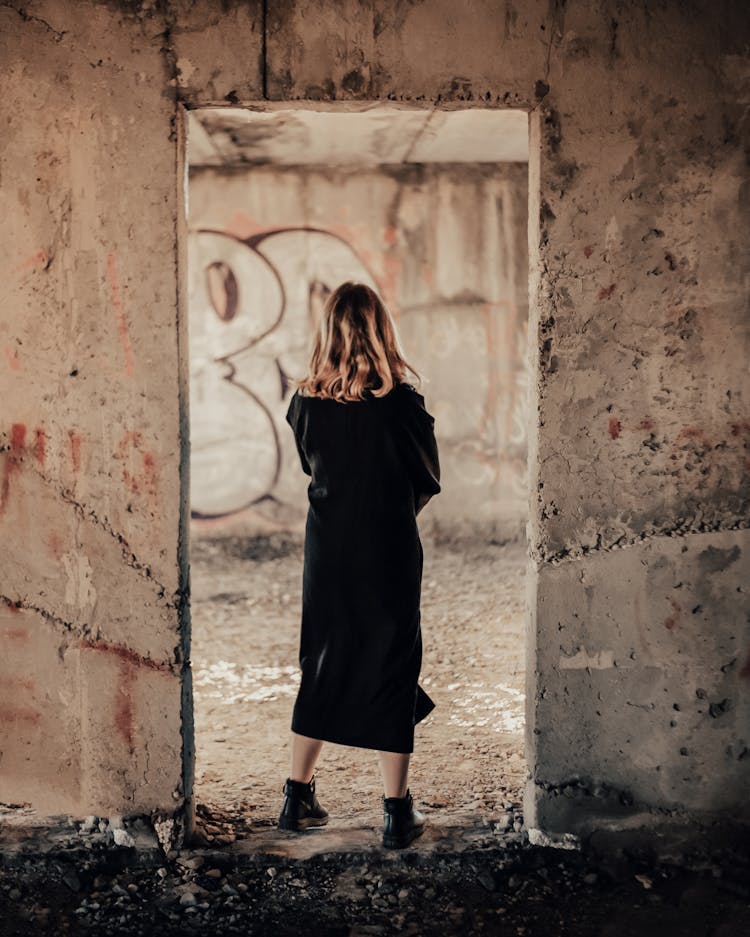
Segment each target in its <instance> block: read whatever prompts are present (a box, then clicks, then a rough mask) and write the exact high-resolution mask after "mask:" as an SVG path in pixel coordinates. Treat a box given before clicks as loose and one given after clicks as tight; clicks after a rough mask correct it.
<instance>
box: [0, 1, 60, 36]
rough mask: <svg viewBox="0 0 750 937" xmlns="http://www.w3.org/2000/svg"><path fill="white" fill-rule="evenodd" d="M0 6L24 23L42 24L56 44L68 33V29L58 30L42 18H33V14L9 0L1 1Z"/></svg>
mask: <svg viewBox="0 0 750 937" xmlns="http://www.w3.org/2000/svg"><path fill="white" fill-rule="evenodd" d="M0 6H4V7H7V8H8V9H9V10H13V11H14V12H15V13H18V15H19V16H20V17H21V19H22V20H23V21H24V23H40V24H41V25H42V26H44V28H45V29H46V30H47V31H48V32H50V33H52V35H53V36H54V37H55V42H60V41H61V40H62V38H63V36H65V35H66V34H67V32H68V30H67V29H63V30H58V29H55V28H54V26H51V25H50V24H49V23H48V22H47V20H43V19H42V18H41V17H40V16H32V14H31V13H28V12H27V11H26V10H24V9H23V7H17V6H15V5H14V4H13V3H10V2H9V0H0Z"/></svg>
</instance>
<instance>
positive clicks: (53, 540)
mask: <svg viewBox="0 0 750 937" xmlns="http://www.w3.org/2000/svg"><path fill="white" fill-rule="evenodd" d="M47 546H48V547H49V551H50V553H51V554H52V556H54V557H55V559H57V560H59V559H60V557H61V556H62V552H63V539H62V537H61V536H60V534H59V533H58V532H57V531H56V530H51V531H50V532H49V534H48V535H47Z"/></svg>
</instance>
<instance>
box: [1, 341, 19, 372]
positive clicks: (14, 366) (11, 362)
mask: <svg viewBox="0 0 750 937" xmlns="http://www.w3.org/2000/svg"><path fill="white" fill-rule="evenodd" d="M5 357H6V359H7V361H8V367H9V368H10V369H11V371H20V370H21V359H20V358H19V357H18V349H17V348H11V347H10V345H6V346H5Z"/></svg>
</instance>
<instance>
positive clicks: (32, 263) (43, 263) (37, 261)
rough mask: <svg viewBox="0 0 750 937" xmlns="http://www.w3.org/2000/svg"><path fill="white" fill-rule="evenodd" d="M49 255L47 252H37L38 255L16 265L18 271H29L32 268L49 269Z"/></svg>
mask: <svg viewBox="0 0 750 937" xmlns="http://www.w3.org/2000/svg"><path fill="white" fill-rule="evenodd" d="M49 260H50V257H49V254H48V253H47V251H46V250H40V251H37V252H36V254H32V255H31V257H27V258H26V260H22V261H21V263H20V264H17V265H16V270H29V269H30V268H32V267H48V266H49Z"/></svg>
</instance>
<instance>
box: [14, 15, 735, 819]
mask: <svg viewBox="0 0 750 937" xmlns="http://www.w3.org/2000/svg"><path fill="white" fill-rule="evenodd" d="M165 11H166V12H165ZM264 25H265V34H266V42H265V43H264V42H263V28H262V27H263V26H264ZM0 27H1V28H0V50H1V52H0V54H1V55H2V60H3V61H4V63H5V64H6V69H5V82H4V92H5V93H4V95H3V98H2V100H1V101H0V117H1V119H2V126H3V127H4V133H3V137H2V142H1V143H0V172H2V179H3V186H2V195H1V196H0V198H2V209H3V218H4V219H5V221H6V230H8V226H10V233H9V235H8V236H7V247H6V250H5V251H4V252H3V254H2V258H1V259H0V263H1V264H2V274H3V283H4V284H5V294H4V308H3V318H2V329H3V334H2V344H3V355H4V360H5V366H4V369H3V371H2V399H3V404H4V407H3V414H2V427H0V433H1V434H2V435H1V439H2V445H3V450H4V451H3V455H2V466H1V467H0V468H1V470H2V479H3V481H2V491H3V509H2V516H1V517H0V525H1V530H0V535H1V536H2V541H1V542H2V544H3V549H2V554H0V555H1V558H2V559H1V562H2V566H1V567H0V582H1V583H2V593H3V595H4V596H5V597H6V600H5V605H6V607H5V609H4V611H3V612H2V620H1V623H0V627H2V629H3V635H4V638H5V641H4V646H6V647H7V648H9V649H11V650H9V651H8V654H7V655H6V659H5V661H4V663H3V680H4V682H3V684H2V698H1V699H0V714H1V715H0V718H1V719H2V727H3V742H2V778H3V780H2V782H0V784H2V789H1V790H0V798H1V799H2V800H4V801H14V800H17V799H21V798H25V797H30V798H31V799H32V801H33V802H34V803H36V804H37V805H39V806H40V808H41V809H49V810H59V809H76V810H80V811H86V812H88V811H94V810H99V809H105V808H109V807H118V808H123V809H124V808H127V809H128V810H129V811H132V812H138V811H142V810H150V809H161V810H167V809H170V808H172V807H173V806H174V807H179V806H180V804H181V800H180V798H181V797H182V794H183V792H182V791H181V788H180V771H181V768H182V760H183V759H186V760H187V761H188V762H189V740H190V735H191V733H190V726H189V724H188V723H186V722H185V721H184V720H183V726H182V728H183V734H184V738H185V741H186V745H187V747H186V748H185V749H183V748H182V739H181V737H180V720H179V708H180V698H181V686H180V685H181V679H182V682H183V686H187V682H186V681H187V673H186V672H185V670H184V668H183V659H184V654H185V651H186V642H187V640H188V630H189V629H188V622H187V615H186V614H185V612H184V610H183V611H182V612H181V608H182V606H183V604H184V603H183V600H184V598H185V587H186V581H185V578H184V570H185V561H186V556H187V544H186V541H185V539H184V537H183V536H181V530H180V518H183V519H184V518H185V517H186V516H187V511H188V506H187V503H186V501H185V494H186V476H185V473H184V471H183V469H184V458H183V457H182V456H181V452H182V453H184V452H185V450H184V448H183V449H182V450H181V448H180V444H179V440H180V429H181V419H182V420H184V416H185V414H184V407H185V400H186V398H187V390H188V388H187V384H186V380H185V370H184V365H185V362H186V355H185V351H186V349H185V348H184V346H182V345H181V344H180V343H181V340H182V339H181V333H180V326H181V325H182V326H184V324H185V320H186V315H187V313H186V309H185V305H184V304H183V308H182V312H181V315H178V314H177V298H178V293H179V279H178V275H177V274H178V272H179V271H181V270H183V267H182V265H181V255H180V251H179V247H178V239H177V237H176V234H177V231H178V226H179V209H178V206H179V198H178V196H179V195H180V185H181V180H180V176H179V166H180V151H179V122H178V119H177V115H178V113H179V109H178V101H182V102H184V103H186V104H189V105H196V104H201V103H221V102H222V101H231V102H235V103H236V102H238V101H239V102H243V101H257V100H258V99H260V98H261V97H263V96H264V95H266V96H268V97H269V98H271V99H275V100H278V99H292V98H314V99H322V98H327V99H333V98H336V99H337V100H338V101H342V100H347V99H353V98H359V99H366V98H369V99H374V98H389V97H390V98H394V99H403V100H410V101H413V102H417V103H423V104H425V105H427V106H435V105H437V106H441V107H442V106H454V105H456V104H459V103H468V104H470V105H472V106H518V107H524V108H528V109H530V110H531V112H532V115H531V116H532V141H531V143H532V147H531V154H532V155H531V159H530V170H531V175H530V192H531V201H532V214H531V234H530V243H529V248H530V258H531V264H532V271H533V276H532V284H531V287H532V300H533V302H532V322H531V326H532V327H531V353H532V356H533V357H532V361H533V365H532V369H533V370H532V374H533V383H532V393H533V397H534V408H533V409H534V411H535V412H536V415H537V419H536V420H535V421H533V423H532V429H533V433H532V436H531V439H530V471H531V479H530V483H531V496H530V504H529V509H530V514H531V520H530V524H529V535H530V556H529V579H528V585H529V610H530V619H531V620H530V631H529V648H528V651H529V653H528V658H527V659H528V661H529V667H528V696H527V707H528V709H527V716H528V720H527V741H528V745H527V755H528V759H529V766H530V774H531V776H530V779H529V782H528V787H527V803H526V809H525V819H526V822H527V823H528V824H529V825H531V826H532V827H536V826H541V827H543V828H544V829H545V830H547V831H548V832H552V833H555V832H563V831H572V832H579V833H580V832H585V831H586V830H588V829H591V828H592V827H597V826H602V825H606V824H607V823H608V822H614V823H615V824H617V825H623V824H625V823H632V822H641V821H646V820H647V821H648V822H653V823H656V822H659V821H660V820H662V819H663V818H664V817H665V815H667V814H666V813H665V811H666V812H667V813H668V812H670V811H671V812H674V813H676V814H677V815H678V816H679V817H681V818H682V819H683V820H685V819H691V818H692V819H701V818H708V817H711V816H714V815H717V814H720V815H723V816H729V817H732V818H734V819H738V818H742V817H745V818H747V814H748V809H749V808H748V801H747V797H746V792H747V788H748V777H749V775H750V758H748V728H747V726H748V708H749V706H750V702H749V696H750V647H749V646H748V636H747V613H748V603H747V580H748V577H747V573H748V570H749V564H748V555H749V554H748V551H749V550H750V534H748V530H747V526H748V501H749V500H750V464H749V462H748V449H747V446H748V438H749V434H750V418H749V417H748V412H747V407H748V403H747V401H748V393H749V392H750V388H749V387H748V380H749V373H748V369H747V360H748V352H749V351H750V347H749V346H750V337H749V336H748V321H749V320H748V315H747V302H748V300H747V297H748V271H749V270H750V258H749V257H748V251H747V240H746V234H745V232H746V231H747V227H748V204H749V201H750V200H749V198H748V196H749V194H750V185H749V184H748V181H747V151H748V145H749V143H750V130H749V128H748V119H747V113H748V103H749V102H750V69H749V68H748V59H747V45H748V40H749V39H750V35H749V29H750V27H749V26H748V22H747V17H746V6H745V4H744V3H743V2H725V3H722V4H719V5H717V4H716V3H713V2H708V0H697V2H691V3H688V4H685V3H680V2H666V0H665V2H661V3H658V4H640V3H628V4H625V3H622V2H615V0H599V2H595V0H588V2H580V3H577V4H565V3H562V2H552V3H549V2H542V0H536V2H534V0H531V2H528V3H526V4H524V5H523V6H519V5H516V4H515V3H513V2H511V0H471V2H468V3H466V4H463V5H462V6H461V8H460V12H459V11H458V10H457V8H456V5H455V3H452V2H448V0H427V2H414V3H408V4H407V3H400V2H395V0H393V2H384V0H372V2H369V3H362V2H360V0H356V2H355V0H342V2H339V3H335V4H334V3H330V2H324V0H296V2H284V3H276V4H269V5H268V9H267V16H266V17H265V23H264V17H263V16H262V8H261V5H260V3H255V4H254V3H252V2H251V3H248V2H242V3H233V2H228V3H226V4H223V5H222V6H221V7H219V6H217V5H215V4H213V3H208V2H207V0H199V2H197V3H191V4H188V3H187V2H183V0H180V2H176V3H171V4H169V5H168V6H167V5H162V4H155V3H141V4H135V3H130V2H128V3H124V2H115V0H109V2H103V3H93V2H92V0H83V2H77V3H72V2H62V0H57V2H53V0H42V2H31V3H28V4H26V5H25V6H24V8H23V10H22V11H21V10H20V9H19V10H16V9H15V8H14V7H13V5H4V6H2V7H0ZM264 51H265V55H263V54H262V53H263V52H264ZM176 180H177V182H178V184H177V185H176V184H175V182H176ZM73 372H76V373H75V374H73ZM37 428H39V429H40V430H41V431H43V435H40V436H39V437H37V434H36V429H37ZM183 428H184V426H183ZM71 431H72V432H73V433H78V434H79V435H80V440H81V442H80V448H79V444H78V443H75V442H73V439H75V437H74V436H73V437H71V435H70V432H71ZM138 433H140V434H141V435H140V436H139V435H129V434H138ZM38 438H40V439H43V440H44V442H38V441H37V439H38ZM184 442H186V437H185V436H184V435H183V443H184ZM75 453H78V454H77V455H76V454H75ZM76 466H78V468H77V469H76ZM55 550H59V551H60V552H59V557H58V556H57V555H56V554H55V552H54V551H55ZM63 557H67V560H65V561H63ZM66 564H67V565H66ZM89 566H90V567H91V572H90V573H89ZM93 590H95V593H96V600H94V599H93V596H94V591H93ZM14 609H15V610H14ZM181 648H182V650H181ZM11 656H12V659H11ZM561 660H563V663H562V665H561V663H560V661H561ZM146 661H151V663H146ZM566 662H567V663H566ZM126 674H127V676H125V675H126ZM675 704H676V705H677V706H679V707H680V709H675V708H674V707H675ZM670 705H671V706H672V713H673V714H672V713H670V712H669V706H670ZM187 711H188V708H187V707H186V708H185V710H184V713H185V714H186V713H187ZM667 716H669V718H668V719H667ZM186 776H187V777H189V772H188V774H187V775H186ZM22 781H23V784H22ZM612 818H614V819H612Z"/></svg>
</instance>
